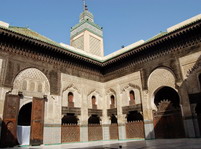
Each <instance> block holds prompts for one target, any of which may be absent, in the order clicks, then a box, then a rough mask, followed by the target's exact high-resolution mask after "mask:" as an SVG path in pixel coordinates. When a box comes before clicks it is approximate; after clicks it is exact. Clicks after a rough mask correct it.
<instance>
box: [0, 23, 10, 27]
mask: <svg viewBox="0 0 201 149" xmlns="http://www.w3.org/2000/svg"><path fill="white" fill-rule="evenodd" d="M0 26H3V27H6V28H8V27H9V24H8V23H6V22H3V21H0Z"/></svg>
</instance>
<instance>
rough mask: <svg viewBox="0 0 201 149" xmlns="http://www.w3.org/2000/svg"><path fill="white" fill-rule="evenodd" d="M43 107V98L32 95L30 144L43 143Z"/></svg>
mask: <svg viewBox="0 0 201 149" xmlns="http://www.w3.org/2000/svg"><path fill="white" fill-rule="evenodd" d="M44 108H45V100H44V99H43V98H36V97H34V98H33V103H32V113H31V136H30V145H40V144H43V126H44Z"/></svg>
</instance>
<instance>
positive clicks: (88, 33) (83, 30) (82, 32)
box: [70, 0, 104, 56]
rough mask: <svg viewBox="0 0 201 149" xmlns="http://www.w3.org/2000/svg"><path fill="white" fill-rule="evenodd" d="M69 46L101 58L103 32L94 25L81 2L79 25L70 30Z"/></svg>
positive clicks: (92, 18)
mask: <svg viewBox="0 0 201 149" xmlns="http://www.w3.org/2000/svg"><path fill="white" fill-rule="evenodd" d="M70 39H71V41H70V44H71V46H73V47H75V48H78V49H81V50H84V51H86V52H88V53H91V54H94V55H97V56H103V55H104V52H103V31H102V28H101V27H100V26H99V25H97V24H95V23H94V16H93V14H92V13H91V12H89V10H88V8H87V5H86V3H85V0H83V12H82V13H81V14H80V19H79V23H78V24H76V25H75V26H74V27H72V28H71V33H70Z"/></svg>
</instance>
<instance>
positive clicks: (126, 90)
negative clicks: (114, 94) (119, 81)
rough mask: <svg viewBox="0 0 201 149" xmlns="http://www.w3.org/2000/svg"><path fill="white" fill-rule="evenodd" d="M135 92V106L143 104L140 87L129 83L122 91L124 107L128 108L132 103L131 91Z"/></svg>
mask: <svg viewBox="0 0 201 149" xmlns="http://www.w3.org/2000/svg"><path fill="white" fill-rule="evenodd" d="M131 90H133V91H134V93H135V104H140V103H141V101H142V100H141V89H140V87H139V86H138V85H135V84H132V83H129V84H128V85H126V86H124V87H123V88H122V89H121V94H122V106H128V105H129V101H130V91H131Z"/></svg>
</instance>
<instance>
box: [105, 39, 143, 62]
mask: <svg viewBox="0 0 201 149" xmlns="http://www.w3.org/2000/svg"><path fill="white" fill-rule="evenodd" d="M143 43H144V40H139V41H137V42H135V43H133V44H130V45H128V46H126V47H124V48H122V49H119V50H117V51H115V52H113V53H111V54H109V55H107V56H105V57H104V60H107V59H110V58H112V57H115V56H118V55H120V54H122V53H124V52H126V51H129V50H131V49H133V48H136V47H138V46H140V45H142V44H143Z"/></svg>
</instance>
